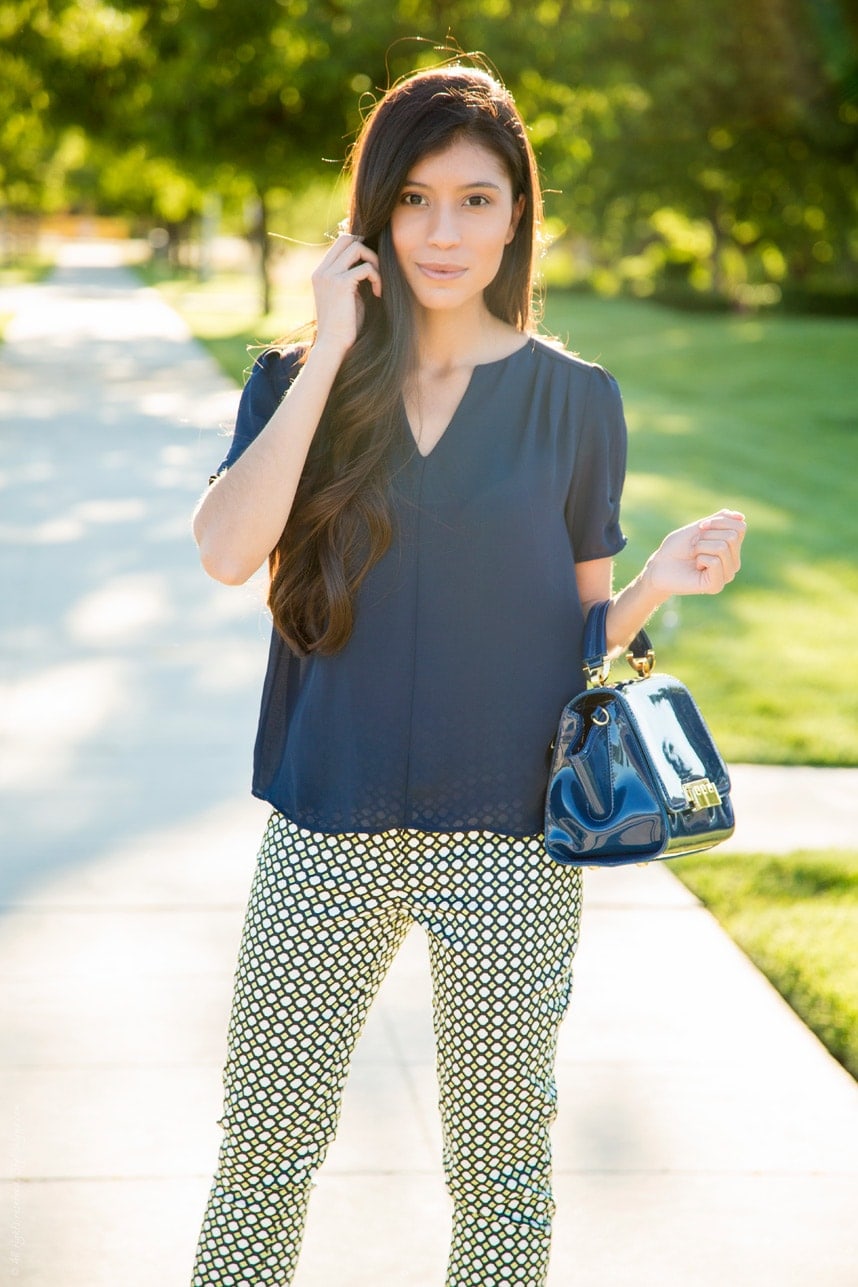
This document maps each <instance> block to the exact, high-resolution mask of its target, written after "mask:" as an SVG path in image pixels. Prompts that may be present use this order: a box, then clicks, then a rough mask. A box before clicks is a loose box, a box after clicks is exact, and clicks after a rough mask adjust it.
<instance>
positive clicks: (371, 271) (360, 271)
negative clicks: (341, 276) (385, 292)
mask: <svg viewBox="0 0 858 1287" xmlns="http://www.w3.org/2000/svg"><path fill="white" fill-rule="evenodd" d="M347 275H348V277H349V279H350V280H351V281H353V282H369V284H370V285H371V286H372V293H373V295H375V296H376V298H380V297H381V274H380V273H379V271H378V269H377V268H376V267H375V266H374V265H373V264H370V263H366V262H361V263H359V264H355V265H354V267H353V268H350V269H349V271H348V274H347Z"/></svg>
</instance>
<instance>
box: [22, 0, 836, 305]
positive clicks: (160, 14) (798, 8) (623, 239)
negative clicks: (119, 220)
mask: <svg viewBox="0 0 858 1287" xmlns="http://www.w3.org/2000/svg"><path fill="white" fill-rule="evenodd" d="M454 44H455V45H456V46H458V47H460V48H462V49H464V50H483V51H485V53H486V55H487V56H488V57H489V58H490V59H491V61H492V63H493V64H494V65H495V66H496V67H497V68H498V70H499V71H500V72H501V74H502V75H503V77H504V79H505V80H506V82H507V83H508V84H509V86H510V88H511V89H512V90H513V92H514V93H515V94H516V96H517V98H518V101H519V103H520V105H521V107H522V109H523V111H524V114H525V117H526V119H527V120H528V121H529V124H530V128H531V132H532V137H533V141H534V144H535V146H536V149H537V152H538V155H539V159H540V165H541V168H542V172H543V176H544V180H545V184H546V187H547V189H548V194H547V209H548V213H549V233H550V235H551V237H552V239H553V241H554V248H553V252H552V254H551V256H550V258H549V260H548V268H547V271H548V275H549V278H550V279H551V280H553V281H555V282H560V283H562V284H565V285H570V284H575V285H588V286H593V287H595V288H596V289H598V290H600V291H602V292H605V293H617V292H619V291H630V292H633V293H635V294H637V295H651V294H654V293H655V294H659V295H661V296H662V297H665V296H667V297H669V298H673V299H676V300H677V301H681V302H686V303H693V302H694V301H700V302H702V303H705V304H706V305H708V306H711V305H712V304H713V303H714V302H718V301H721V302H724V303H727V304H731V305H737V304H738V305H740V306H755V305H760V304H769V303H773V302H775V301H777V300H779V299H780V298H781V297H782V294H783V295H785V296H786V297H787V299H788V300H790V299H793V298H794V297H796V296H800V297H801V299H802V300H803V301H804V303H805V305H810V304H812V303H813V302H814V300H818V299H819V297H820V295H823V296H824V297H825V299H824V302H825V305H826V307H831V308H834V307H836V306H837V301H838V300H842V301H843V307H851V306H852V305H853V304H854V301H855V296H856V294H858V286H856V278H858V230H856V229H858V219H856V213H858V168H856V160H858V54H856V49H858V14H856V10H855V8H854V6H852V5H851V4H849V3H848V0H745V3H744V4H743V5H741V6H739V5H736V4H735V3H733V0H729V2H728V0H708V3H707V4H705V5H702V6H701V5H699V4H698V3H696V0H535V3H532V4H529V5H527V6H524V5H521V4H518V3H515V2H514V0H388V3H387V4H379V3H378V0H312V2H311V0H268V2H267V3H265V4H261V5H258V6H254V7H253V8H249V7H248V6H247V5H246V4H244V3H243V2H242V0H110V2H108V0H3V3H2V5H0V203H2V207H3V208H5V210H6V211H8V212H12V213H24V212H28V213H38V212H45V211H51V210H56V209H59V208H63V207H77V208H83V209H87V210H91V211H104V212H112V213H124V214H127V215H129V216H132V217H134V218H136V219H137V220H139V221H142V222H144V223H145V222H147V221H148V222H150V223H159V224H163V225H167V226H168V227H169V228H170V229H173V230H178V229H180V228H182V227H183V226H187V224H188V221H193V220H196V219H198V218H199V216H200V215H201V214H202V212H203V211H204V209H205V208H206V202H207V201H208V202H209V206H208V208H209V209H210V210H211V209H212V208H213V207H212V205H211V202H212V197H213V196H216V197H217V199H218V200H219V201H220V202H222V203H223V210H224V212H225V217H226V218H227V220H228V221H230V220H231V221H233V223H238V222H242V221H243V222H244V224H245V225H246V227H247V230H248V231H249V232H250V233H251V234H253V235H254V236H255V238H256V244H257V246H258V247H259V251H260V253H259V260H260V265H261V267H262V270H263V282H264V288H263V299H262V307H263V308H264V309H265V308H267V305H268V303H269V302H270V295H269V286H268V281H269V274H268V272H267V266H268V250H269V247H270V246H271V244H272V243H271V239H270V238H269V237H268V236H267V235H266V233H267V232H269V231H275V232H283V231H289V232H293V233H297V235H299V236H300V235H301V232H302V231H303V232H304V234H305V236H307V238H308V239H312V237H313V236H316V237H318V236H319V235H320V234H321V233H322V232H323V231H325V228H324V227H322V228H306V229H302V230H298V229H294V228H292V227H291V226H290V217H289V212H290V210H293V211H294V209H295V208H296V203H299V205H298V207H297V208H300V209H301V210H302V212H304V213H305V212H306V203H305V204H304V205H303V206H301V205H300V199H301V197H302V195H303V194H306V193H307V191H308V190H313V188H314V187H318V186H319V185H320V183H321V184H322V185H323V186H324V187H326V188H327V189H330V188H332V187H333V185H334V183H335V178H336V175H337V173H338V172H339V168H340V166H341V163H342V161H343V158H344V156H345V154H346V152H347V149H348V145H349V142H350V140H351V139H352V138H353V136H354V131H355V129H356V127H357V125H358V123H359V118H360V111H361V110H362V107H363V108H365V107H366V106H367V105H368V103H369V102H370V101H371V99H372V96H373V95H374V94H375V93H376V92H377V90H378V89H379V88H380V87H384V86H385V85H387V84H388V83H389V82H390V80H391V79H394V78H395V77H396V76H398V75H401V74H402V73H403V72H405V71H407V70H409V69H410V68H412V67H414V66H416V65H419V64H423V63H430V62H437V61H439V60H440V59H441V58H442V57H444V56H445V54H444V52H443V47H444V46H448V45H449V46H452V45H454ZM437 46H440V47H441V48H440V49H439V48H438V47H437ZM328 161H330V162H332V163H333V164H327V162H328ZM342 205H343V202H342V201H341V200H340V201H337V200H333V201H332V200H327V201H325V200H322V201H320V202H319V203H317V208H318V210H319V211H320V212H322V213H320V219H321V221H322V222H323V223H324V224H325V225H326V226H328V227H329V226H330V223H331V222H333V223H335V222H336V219H337V218H338V217H339V214H340V213H341V210H342ZM305 217H306V216H305Z"/></svg>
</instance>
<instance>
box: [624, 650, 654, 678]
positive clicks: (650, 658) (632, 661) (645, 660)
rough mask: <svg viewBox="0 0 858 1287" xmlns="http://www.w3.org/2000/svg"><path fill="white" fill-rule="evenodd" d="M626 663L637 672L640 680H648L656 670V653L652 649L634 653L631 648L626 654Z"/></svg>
mask: <svg viewBox="0 0 858 1287" xmlns="http://www.w3.org/2000/svg"><path fill="white" fill-rule="evenodd" d="M626 661H627V662H628V663H629V665H630V666H631V668H632V670H633V671H635V672H636V674H637V675H638V678H639V679H646V677H647V675H651V674H652V672H653V670H654V669H655V652H654V650H653V649H652V648H647V650H646V652H643V653H641V652H633V651H632V650H631V648H630V649H629V651H628V652H627V653H626Z"/></svg>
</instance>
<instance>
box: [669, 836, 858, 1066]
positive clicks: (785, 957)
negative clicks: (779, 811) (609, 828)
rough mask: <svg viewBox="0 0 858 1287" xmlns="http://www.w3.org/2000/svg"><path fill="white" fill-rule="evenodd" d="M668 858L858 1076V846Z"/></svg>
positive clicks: (680, 875) (806, 1020)
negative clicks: (857, 945) (853, 848)
mask: <svg viewBox="0 0 858 1287" xmlns="http://www.w3.org/2000/svg"><path fill="white" fill-rule="evenodd" d="M670 865H671V869H672V870H673V871H675V872H676V874H677V875H678V876H679V878H680V879H681V880H682V881H683V882H684V883H685V884H686V885H688V887H689V889H691V890H692V891H693V893H695V894H696V895H697V897H698V898H700V899H701V901H702V902H703V903H704V904H705V905H706V907H708V908H709V910H710V911H711V912H712V913H713V914H714V915H715V917H716V918H717V919H718V920H719V921H720V923H721V924H722V925H723V926H724V928H725V929H726V930H727V931H728V933H729V934H730V935H731V937H732V938H734V939H735V940H736V942H737V943H738V944H739V946H740V947H741V948H742V949H743V951H745V952H746V953H747V954H748V956H749V957H750V958H751V960H752V961H753V962H754V963H755V964H756V965H757V966H758V967H759V968H760V969H761V970H762V971H763V973H764V974H765V975H766V976H767V977H768V978H769V979H770V980H771V982H772V983H773V984H774V986H775V987H776V988H777V989H778V991H779V992H780V993H781V995H782V996H783V997H785V999H786V1000H787V1001H788V1002H789V1004H790V1005H791V1006H792V1007H793V1009H794V1010H795V1011H796V1012H797V1013H798V1014H799V1015H800V1016H801V1018H802V1019H803V1020H804V1021H805V1023H806V1024H807V1025H808V1027H810V1028H811V1029H812V1030H813V1031H814V1032H815V1033H816V1034H817V1036H818V1037H819V1038H820V1040H821V1041H823V1042H824V1044H825V1045H826V1046H827V1047H828V1049H829V1050H830V1051H831V1053H832V1054H833V1055H834V1057H835V1058H836V1059H839V1060H840V1062H841V1063H842V1064H843V1065H844V1066H845V1067H846V1068H847V1069H848V1070H849V1071H850V1072H851V1073H852V1075H853V1076H854V1077H858V958H856V955H855V942H856V937H858V852H854V853H852V852H841V851H836V850H835V851H824V852H819V853H795V854H787V855H782V856H781V855H778V856H771V855H764V854H750V855H748V854H733V853H728V854H717V853H715V854H712V855H710V854H700V855H696V856H694V857H691V858H681V859H677V860H675V861H673V862H671V864H670Z"/></svg>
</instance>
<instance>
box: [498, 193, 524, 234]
mask: <svg viewBox="0 0 858 1287" xmlns="http://www.w3.org/2000/svg"><path fill="white" fill-rule="evenodd" d="M526 200H527V199H526V197H525V195H524V193H523V192H522V194H521V196H520V197H518V198H516V200H515V202H514V203H513V207H512V218H511V219H510V221H509V228H508V230H507V234H506V242H505V243H504V244H505V245H507V246H508V245H509V243H510V242H511V241H512V239H513V237H514V236H515V234H516V232H517V230H518V225H519V221H520V220H521V216H522V215H523V214H524V207H525V204H526Z"/></svg>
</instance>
